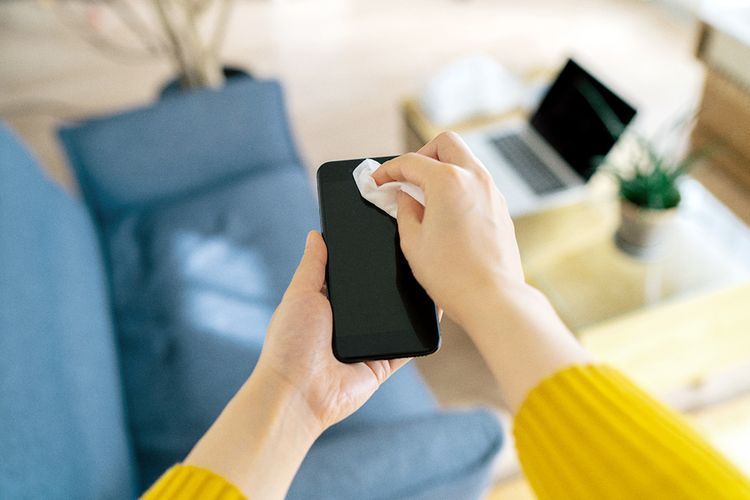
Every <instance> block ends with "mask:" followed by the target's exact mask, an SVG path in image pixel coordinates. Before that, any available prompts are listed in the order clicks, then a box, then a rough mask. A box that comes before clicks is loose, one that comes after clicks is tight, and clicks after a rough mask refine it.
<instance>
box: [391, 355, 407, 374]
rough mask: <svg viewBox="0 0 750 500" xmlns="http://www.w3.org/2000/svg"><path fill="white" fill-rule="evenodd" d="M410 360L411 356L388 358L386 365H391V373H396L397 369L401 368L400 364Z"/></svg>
mask: <svg viewBox="0 0 750 500" xmlns="http://www.w3.org/2000/svg"><path fill="white" fill-rule="evenodd" d="M411 360H412V358H399V359H389V360H388V365H390V367H391V375H393V374H394V373H396V372H397V371H398V370H399V368H401V367H402V366H405V365H406V363H408V362H409V361H411Z"/></svg>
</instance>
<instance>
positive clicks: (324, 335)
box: [256, 231, 409, 432]
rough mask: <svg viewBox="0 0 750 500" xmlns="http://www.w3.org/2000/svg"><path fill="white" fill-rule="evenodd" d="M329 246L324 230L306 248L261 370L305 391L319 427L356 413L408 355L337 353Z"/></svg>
mask: <svg viewBox="0 0 750 500" xmlns="http://www.w3.org/2000/svg"><path fill="white" fill-rule="evenodd" d="M327 258H328V252H327V249H326V245H325V242H324V241H323V237H322V236H321V235H320V233H318V232H316V231H313V232H310V234H308V236H307V243H306V244H305V252H304V255H303V256H302V260H301V262H300V264H299V267H298V268H297V272H296V273H295V274H294V277H293V278H292V281H291V283H290V284H289V288H287V290H286V293H285V294H284V297H283V299H282V300H281V304H279V307H278V308H277V309H276V312H275V313H274V315H273V318H272V319H271V323H270V325H269V327H268V332H267V333H266V341H265V344H264V345H263V352H262V353H261V356H260V360H259V361H258V366H257V367H256V371H257V372H259V373H263V374H264V375H265V376H266V377H267V378H271V379H274V378H275V379H276V380H280V381H283V382H285V383H287V384H289V385H290V386H292V388H293V389H294V390H296V391H298V393H299V395H301V396H302V398H303V399H304V401H306V403H307V405H308V406H309V408H310V410H311V413H312V415H313V417H314V418H315V419H316V420H317V422H316V423H317V424H318V425H319V426H320V432H322V431H323V430H325V429H326V428H328V427H329V426H331V425H333V424H335V423H336V422H339V421H340V420H343V419H344V418H346V417H347V416H349V415H351V414H352V413H354V412H355V411H356V410H357V409H359V408H360V407H361V406H362V405H363V404H365V402H366V401H367V400H368V399H369V398H370V396H372V395H373V393H374V392H375V391H376V390H377V389H378V387H380V384H382V383H383V382H385V381H386V380H387V379H388V377H390V376H391V375H392V374H393V373H395V372H396V370H398V369H399V368H400V367H402V366H403V365H404V364H406V363H407V362H408V361H409V360H408V359H397V360H384V361H367V362H363V363H354V364H345V363H341V362H340V361H338V360H337V359H336V358H335V357H334V356H333V350H332V340H333V339H332V335H333V319H332V314H331V304H330V303H329V302H328V298H327V297H326V295H325V293H324V291H323V286H324V283H325V268H326V261H327Z"/></svg>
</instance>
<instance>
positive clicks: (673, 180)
mask: <svg viewBox="0 0 750 500" xmlns="http://www.w3.org/2000/svg"><path fill="white" fill-rule="evenodd" d="M578 90H579V92H580V93H581V95H583V97H584V98H585V99H586V100H587V101H588V103H589V104H590V105H591V107H592V108H593V109H594V110H595V111H596V113H597V115H598V117H599V119H600V120H601V121H602V123H604V125H605V126H606V127H607V130H608V131H609V133H610V134H611V135H612V137H613V138H615V140H617V139H618V138H619V137H620V136H622V135H623V133H624V132H625V128H626V126H625V124H624V123H623V122H622V121H621V120H620V118H619V117H618V115H617V113H615V111H614V110H613V109H612V108H611V107H610V106H609V104H608V103H607V101H606V99H605V98H604V96H602V95H601V94H600V93H599V92H598V91H597V90H596V89H595V88H594V87H593V86H592V85H590V84H588V83H587V82H582V83H580V84H579V85H578ZM694 117H695V113H689V114H688V115H687V116H686V117H685V118H683V119H680V120H678V121H677V122H676V123H675V124H674V125H673V126H672V127H669V128H668V129H667V130H666V131H665V132H666V133H665V134H659V135H657V137H660V136H661V137H660V139H659V140H656V141H650V140H647V139H646V138H644V137H642V136H640V135H639V134H637V133H632V134H631V135H632V137H634V139H635V140H634V141H633V145H634V146H635V147H633V148H631V149H630V151H629V153H630V154H629V156H628V157H627V161H626V162H625V164H620V165H615V164H612V163H611V162H610V161H609V160H605V158H603V157H599V158H596V159H595V160H594V161H593V167H594V168H598V169H602V170H604V171H606V172H609V173H611V174H612V176H613V177H614V178H615V180H616V182H617V186H618V193H619V198H620V225H619V227H618V229H617V232H616V233H615V243H616V244H617V246H618V248H620V249H621V250H622V251H623V252H625V253H627V254H628V255H631V256H634V257H638V258H654V257H659V256H661V255H662V254H663V253H664V251H665V249H666V246H667V245H666V244H667V242H668V239H669V233H670V228H671V222H672V220H673V219H674V215H675V213H676V212H677V207H678V206H679V204H680V200H681V196H680V189H679V183H680V178H681V177H682V176H683V175H685V174H686V173H687V172H688V170H689V169H690V168H691V167H692V166H693V165H694V164H695V162H696V161H697V160H698V159H699V158H701V157H702V156H704V151H696V152H693V153H691V154H689V155H688V156H685V157H683V156H682V155H680V154H679V150H680V146H681V140H682V139H684V138H685V137H686V136H687V134H684V133H683V132H684V131H685V129H686V128H688V126H689V125H690V124H692V123H693V121H694ZM670 139H671V140H670ZM657 143H658V145H659V146H661V147H657ZM666 145H671V146H672V147H664V146H666Z"/></svg>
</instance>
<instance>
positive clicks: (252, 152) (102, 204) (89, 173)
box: [61, 82, 497, 487]
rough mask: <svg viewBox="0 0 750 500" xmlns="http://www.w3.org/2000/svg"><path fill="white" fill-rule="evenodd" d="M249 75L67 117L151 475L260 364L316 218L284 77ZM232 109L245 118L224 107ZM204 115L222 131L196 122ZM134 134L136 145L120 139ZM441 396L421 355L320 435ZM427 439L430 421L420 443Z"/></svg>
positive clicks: (427, 407) (387, 418)
mask: <svg viewBox="0 0 750 500" xmlns="http://www.w3.org/2000/svg"><path fill="white" fill-rule="evenodd" d="M261 83H262V82H261ZM254 84H258V82H249V83H248V82H243V83H241V84H239V85H240V86H241V89H239V90H238V87H236V85H238V84H236V83H233V84H230V86H229V87H228V88H227V89H226V92H227V93H226V95H224V91H218V92H217V91H198V92H194V93H190V94H186V95H183V96H172V97H170V98H169V99H165V100H164V101H162V102H159V103H157V104H155V105H154V107H153V108H154V109H143V110H137V111H135V112H131V113H128V114H126V115H124V118H123V117H121V116H116V117H112V118H111V119H104V118H102V119H97V120H94V121H92V122H88V123H84V124H82V125H80V126H78V127H69V128H67V129H65V130H63V131H62V132H61V135H62V137H63V140H64V144H65V147H66V149H67V151H68V154H69V157H70V159H71V161H72V162H73V163H74V166H75V171H76V172H77V175H78V177H79V179H80V182H81V184H82V187H83V190H84V193H85V195H86V198H87V201H88V202H89V204H90V205H91V206H92V209H93V210H94V211H95V212H96V213H97V214H98V220H99V222H100V225H101V235H102V239H103V245H104V247H105V248H106V251H107V256H108V261H109V271H110V274H111V283H112V287H113V292H112V293H113V302H114V308H115V314H116V319H117V326H118V333H119V336H120V342H121V346H122V362H123V367H124V377H125V387H126V393H127V398H128V408H129V417H130V423H131V429H132V434H133V440H134V443H135V449H136V452H137V458H138V465H139V470H140V473H141V479H142V481H143V483H142V486H143V487H147V486H148V485H149V484H150V483H151V482H152V481H153V480H155V479H156V478H157V477H158V476H159V475H160V474H161V473H162V472H163V471H164V470H166V468H168V467H169V466H171V465H172V464H173V463H175V462H177V461H179V460H181V459H182V458H183V457H184V456H185V455H186V454H187V452H188V451H189V450H190V448H191V447H192V446H193V445H194V444H195V442H196V441H197V439H198V438H199V437H200V435H201V434H202V433H203V432H205V431H206V430H207V429H208V427H209V426H210V424H211V422H212V421H213V420H214V419H215V418H216V416H218V414H219V412H220V411H221V409H222V407H223V406H224V405H225V404H226V402H227V401H228V400H229V398H230V397H231V395H232V394H233V393H234V392H235V391H236V390H237V389H238V388H239V387H240V385H241V384H242V383H243V382H244V380H245V379H246V378H247V376H248V375H249V374H250V373H251V371H252V369H253V367H254V365H255V362H256V361H257V358H258V356H259V354H260V349H261V346H262V343H263V337H264V333H265V330H266V327H267V325H268V321H269V319H270V317H271V314H272V312H273V310H274V308H275V307H276V305H277V304H278V302H279V301H280V300H281V297H282V295H283V292H284V290H285V289H286V286H287V284H288V283H289V280H290V278H291V276H292V273H293V271H294V269H295V268H296V266H297V263H298V260H299V257H300V255H301V252H302V248H303V247H304V240H305V237H306V233H307V232H308V231H309V230H310V229H314V228H316V227H317V226H318V212H317V208H316V203H315V200H314V198H313V196H312V193H311V190H310V186H309V179H308V177H307V174H306V173H305V171H304V169H302V168H301V166H300V165H299V163H298V162H297V160H296V154H295V153H294V148H293V146H292V144H291V142H290V141H289V139H288V133H287V132H284V133H282V132H281V129H283V130H284V131H286V130H287V127H286V122H285V119H284V114H283V105H282V103H281V102H280V99H279V97H278V87H277V86H276V85H265V84H263V85H261V87H259V89H260V90H259V91H258V92H250V91H249V88H250V87H252V85H254ZM265 98H268V100H269V102H271V103H274V105H275V106H277V107H278V109H277V110H276V118H275V120H276V121H278V122H279V123H280V124H281V125H278V124H277V125H273V126H272V127H277V128H278V130H277V132H274V133H273V134H271V135H269V132H268V131H267V130H265V127H268V126H271V125H269V124H268V123H267V122H271V121H273V120H274V119H273V118H272V117H271V112H270V111H268V110H267V109H266V105H265V104H263V103H260V104H258V103H257V100H261V101H262V100H263V99H265ZM253 99H254V100H253ZM195 100H198V101H205V102H203V103H202V104H200V105H198V104H195V103H194V102H193V101H195ZM181 106H186V108H187V109H188V110H189V112H188V111H185V110H183V109H181ZM239 108H247V109H246V110H239V111H238V109H239ZM227 110H231V113H235V114H237V115H238V116H241V117H242V120H239V119H233V120H225V119H223V114H225V112H226V111H227ZM264 110H265V111H264ZM256 113H257V116H258V119H259V120H260V121H261V124H260V125H259V124H256V123H254V122H253V116H255V114H256ZM194 115H195V116H194ZM170 116H174V117H175V118H174V119H170ZM155 117H156V118H155ZM155 119H158V121H159V123H160V125H159V126H152V125H151V124H150V122H151V121H152V120H155ZM196 123H197V124H199V125H197V127H198V131H201V130H204V129H211V130H210V131H209V132H207V133H208V134H209V135H208V137H210V138H212V139H211V140H212V141H215V143H213V142H206V141H205V140H204V139H202V138H200V137H198V136H200V133H198V132H195V131H192V130H190V127H189V126H186V125H185V124H196ZM279 127H280V128H279ZM229 129H231V130H229ZM144 131H148V135H149V137H148V138H147V137H143V134H144ZM201 133H202V132H201ZM227 137H233V138H234V139H232V141H230V142H229V143H226V141H229V139H227ZM183 141H184V144H183ZM190 141H194V142H195V144H190ZM283 141H287V144H286V148H287V151H285V152H282V151H280V150H282V149H284V147H283V146H282V144H281V143H282V142H283ZM131 147H134V148H135V149H136V150H137V151H140V152H139V153H138V154H137V155H136V154H135V153H133V152H129V153H127V154H125V153H122V151H123V150H125V149H130V148H131ZM149 148H150V149H152V150H153V151H151V152H149ZM194 148H197V149H196V150H195V151H193V152H192V153H191V154H183V151H182V150H183V149H185V150H188V151H191V150H193V149H194ZM223 148H227V150H228V151H222V149H223ZM243 148H244V149H243ZM198 149H204V150H205V149H208V150H210V151H209V152H206V151H199V150H198ZM123 155H124V156H123ZM121 156H122V157H123V158H126V161H125V160H123V159H122V158H121ZM214 156H215V158H214ZM154 158H156V159H158V161H154V160H153V159H154ZM217 158H220V159H222V158H223V160H222V161H223V162H226V165H224V163H222V162H220V161H219V160H217ZM238 158H244V159H245V164H244V166H241V165H240V164H239V162H238ZM290 158H293V159H294V160H293V161H290ZM162 170H163V172H162ZM434 411H435V403H434V401H433V399H432V397H431V395H430V394H429V392H428V391H427V389H426V388H425V386H424V384H423V383H422V381H421V380H420V378H419V376H418V374H417V373H416V370H415V368H414V367H413V366H410V367H405V368H404V369H402V370H400V371H399V373H397V374H396V375H395V376H394V377H393V378H392V379H391V380H389V381H388V382H387V383H386V384H385V385H384V386H383V387H382V388H381V389H380V390H379V391H378V392H377V394H376V395H375V397H374V398H373V399H372V400H371V401H370V402H368V403H367V404H366V405H365V407H364V408H363V409H362V410H361V411H359V412H357V413H356V414H355V415H353V416H352V417H351V418H350V419H347V420H346V421H345V422H342V423H341V424H339V425H338V426H337V427H335V428H333V429H331V430H329V432H327V433H326V435H325V436H323V437H322V438H321V440H320V443H321V445H322V444H323V443H325V442H327V440H328V439H335V438H336V439H337V438H338V436H344V435H346V434H348V432H349V430H350V429H351V430H355V429H362V428H364V427H365V426H368V425H374V424H386V423H389V422H397V421H400V420H403V419H407V418H422V417H426V416H428V415H429V414H432V413H434ZM495 425H497V424H495ZM376 430H377V429H376ZM456 439H463V438H459V437H456ZM431 440H432V436H427V435H421V436H420V438H419V439H417V441H416V443H417V444H415V445H414V446H415V447H416V448H420V447H429V443H430V441H431ZM317 446H318V445H316V447H317ZM341 446H355V447H356V446H357V445H356V443H354V442H352V441H341ZM402 446H404V447H406V446H409V445H407V444H402ZM339 452H340V453H342V454H346V453H349V450H345V449H342V450H340V451H339ZM400 452H401V450H400V449H399V451H398V453H400ZM331 453H333V452H331ZM391 455H393V453H391ZM326 463H327V462H325V461H322V462H321V466H322V467H325V466H326ZM484 466H485V467H487V466H488V463H485V464H484ZM321 473H323V472H321ZM326 473H327V472H326ZM386 477H387V475H386ZM341 480H345V478H339V481H341ZM338 484H341V483H340V482H339V483H338Z"/></svg>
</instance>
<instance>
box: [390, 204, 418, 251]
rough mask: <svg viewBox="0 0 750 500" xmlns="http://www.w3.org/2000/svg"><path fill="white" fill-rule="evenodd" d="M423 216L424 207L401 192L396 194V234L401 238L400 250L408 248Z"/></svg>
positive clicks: (416, 233) (415, 235)
mask: <svg viewBox="0 0 750 500" xmlns="http://www.w3.org/2000/svg"><path fill="white" fill-rule="evenodd" d="M423 216H424V207H423V206H422V205H421V204H420V203H419V202H418V201H417V200H415V199H414V198H412V197H411V196H409V195H408V194H406V193H404V192H403V191H402V192H399V193H398V214H397V218H396V221H397V222H398V232H399V237H400V238H401V248H402V249H403V247H404V244H405V245H406V246H407V247H408V246H409V242H411V241H413V240H414V239H415V238H416V237H417V235H418V234H419V228H420V226H421V224H422V217H423Z"/></svg>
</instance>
